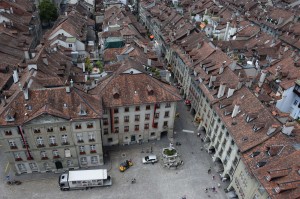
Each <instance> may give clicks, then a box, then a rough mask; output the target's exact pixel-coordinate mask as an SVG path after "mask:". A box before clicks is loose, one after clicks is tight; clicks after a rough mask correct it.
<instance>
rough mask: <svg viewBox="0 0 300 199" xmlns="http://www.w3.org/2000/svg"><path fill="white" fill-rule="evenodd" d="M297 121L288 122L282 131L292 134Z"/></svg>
mask: <svg viewBox="0 0 300 199" xmlns="http://www.w3.org/2000/svg"><path fill="white" fill-rule="evenodd" d="M294 125H295V122H287V123H286V124H285V125H283V127H282V133H283V134H286V135H291V134H292V131H293V130H294V128H295V126H294Z"/></svg>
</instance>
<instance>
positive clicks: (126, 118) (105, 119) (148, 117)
mask: <svg viewBox="0 0 300 199" xmlns="http://www.w3.org/2000/svg"><path fill="white" fill-rule="evenodd" d="M169 116H170V112H169V111H166V112H165V115H164V117H165V118H167V117H169ZM154 117H155V118H156V119H158V118H159V113H155V115H154ZM145 120H150V114H145ZM134 121H136V122H139V121H140V115H135V116H134ZM124 122H125V123H126V122H129V116H124ZM114 123H115V124H118V123H119V117H114ZM103 125H108V119H107V118H104V119H103Z"/></svg>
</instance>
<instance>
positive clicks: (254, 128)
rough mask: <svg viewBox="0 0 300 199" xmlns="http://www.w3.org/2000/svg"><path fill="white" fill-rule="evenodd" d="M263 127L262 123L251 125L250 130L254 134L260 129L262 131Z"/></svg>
mask: <svg viewBox="0 0 300 199" xmlns="http://www.w3.org/2000/svg"><path fill="white" fill-rule="evenodd" d="M264 126H265V125H264V123H256V124H254V125H253V127H252V129H253V131H254V132H257V131H259V130H260V129H262V128H263V127H264Z"/></svg>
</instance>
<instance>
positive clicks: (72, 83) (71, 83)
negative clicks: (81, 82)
mask: <svg viewBox="0 0 300 199" xmlns="http://www.w3.org/2000/svg"><path fill="white" fill-rule="evenodd" d="M70 86H71V88H72V87H73V86H74V82H73V80H72V79H71V80H70Z"/></svg>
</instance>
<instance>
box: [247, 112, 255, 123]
mask: <svg viewBox="0 0 300 199" xmlns="http://www.w3.org/2000/svg"><path fill="white" fill-rule="evenodd" d="M256 118H257V114H256V113H251V114H247V116H246V122H247V123H249V122H251V121H253V120H254V119H256Z"/></svg>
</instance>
